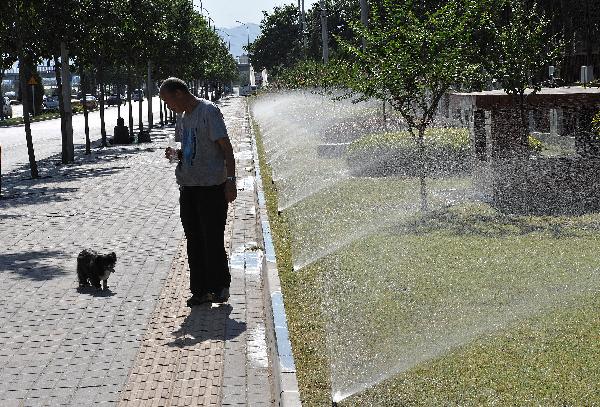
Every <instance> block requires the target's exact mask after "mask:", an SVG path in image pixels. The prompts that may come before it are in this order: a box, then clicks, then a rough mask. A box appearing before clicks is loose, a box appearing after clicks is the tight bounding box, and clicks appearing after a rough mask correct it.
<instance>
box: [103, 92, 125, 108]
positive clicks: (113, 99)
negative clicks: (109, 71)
mask: <svg viewBox="0 0 600 407" xmlns="http://www.w3.org/2000/svg"><path fill="white" fill-rule="evenodd" d="M124 104H125V97H124V96H123V95H119V94H117V93H113V94H112V95H109V96H108V97H107V98H106V105H107V106H113V105H124Z"/></svg>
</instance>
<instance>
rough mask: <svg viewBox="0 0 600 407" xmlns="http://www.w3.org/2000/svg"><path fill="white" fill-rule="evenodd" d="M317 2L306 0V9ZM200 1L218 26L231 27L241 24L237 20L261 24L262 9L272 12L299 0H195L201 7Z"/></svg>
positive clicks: (296, 3)
mask: <svg viewBox="0 0 600 407" xmlns="http://www.w3.org/2000/svg"><path fill="white" fill-rule="evenodd" d="M316 2H318V0H304V9H305V10H308V9H309V8H310V7H311V6H312V5H313V4H314V3H316ZM200 3H202V7H203V8H205V9H206V10H208V13H209V16H210V18H212V19H213V21H214V22H215V24H216V25H217V27H225V28H231V27H235V26H238V25H240V24H239V23H236V20H237V21H241V22H243V23H255V24H260V21H261V20H262V17H263V14H262V10H266V11H268V12H269V14H270V13H271V11H272V10H273V8H274V7H275V6H283V5H286V4H295V5H298V0H194V4H195V5H196V6H198V7H200ZM205 15H206V14H205Z"/></svg>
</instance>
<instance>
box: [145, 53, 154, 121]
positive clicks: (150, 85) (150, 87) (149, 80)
mask: <svg viewBox="0 0 600 407" xmlns="http://www.w3.org/2000/svg"><path fill="white" fill-rule="evenodd" d="M146 90H147V91H148V131H150V130H151V129H152V126H153V125H154V117H153V115H152V93H153V90H154V86H153V82H152V61H150V60H148V77H147V83H146Z"/></svg>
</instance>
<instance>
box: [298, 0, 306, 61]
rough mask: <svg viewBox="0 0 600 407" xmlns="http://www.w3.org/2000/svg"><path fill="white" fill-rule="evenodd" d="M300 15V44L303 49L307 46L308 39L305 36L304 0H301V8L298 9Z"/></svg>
mask: <svg viewBox="0 0 600 407" xmlns="http://www.w3.org/2000/svg"><path fill="white" fill-rule="evenodd" d="M298 4H300V0H298ZM300 15H301V16H302V21H301V27H300V29H301V30H302V46H303V47H304V51H306V49H307V48H308V39H307V38H306V13H305V12H304V0H302V9H301V11H300Z"/></svg>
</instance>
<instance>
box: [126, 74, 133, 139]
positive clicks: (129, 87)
mask: <svg viewBox="0 0 600 407" xmlns="http://www.w3.org/2000/svg"><path fill="white" fill-rule="evenodd" d="M127 105H128V107H129V139H130V140H133V105H132V104H131V71H130V68H129V67H127Z"/></svg>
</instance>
